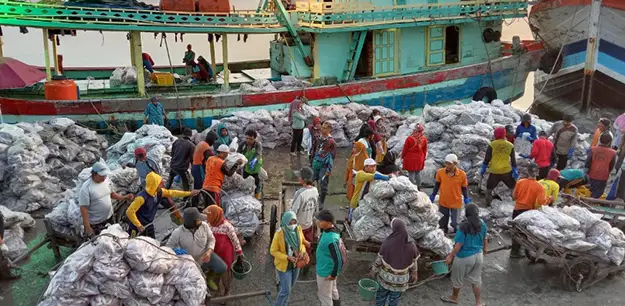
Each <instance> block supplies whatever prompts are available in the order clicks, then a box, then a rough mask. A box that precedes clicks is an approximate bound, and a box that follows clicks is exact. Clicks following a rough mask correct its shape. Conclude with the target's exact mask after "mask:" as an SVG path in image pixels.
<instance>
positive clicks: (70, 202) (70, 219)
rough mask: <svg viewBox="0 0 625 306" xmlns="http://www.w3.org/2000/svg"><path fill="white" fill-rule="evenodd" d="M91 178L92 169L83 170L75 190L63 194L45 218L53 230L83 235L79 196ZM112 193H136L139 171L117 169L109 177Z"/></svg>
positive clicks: (76, 181) (77, 179)
mask: <svg viewBox="0 0 625 306" xmlns="http://www.w3.org/2000/svg"><path fill="white" fill-rule="evenodd" d="M90 178H91V167H89V168H85V169H83V170H82V171H81V172H80V174H79V175H78V176H77V178H76V180H75V184H76V185H75V186H74V188H73V189H68V190H67V191H65V192H64V193H63V197H62V198H61V199H60V200H59V202H58V205H56V207H54V209H53V210H52V211H51V212H50V213H49V214H47V215H46V216H45V218H46V220H48V221H50V224H51V225H52V229H54V230H55V231H56V232H58V233H62V234H65V235H82V233H83V232H84V227H83V222H82V215H81V214H80V206H79V203H78V194H79V192H80V188H81V187H82V185H83V184H84V182H85V181H87V180H89V179H90ZM107 181H108V182H109V183H110V188H111V191H114V192H117V193H119V194H128V193H135V192H136V191H137V189H138V188H139V178H138V177H137V171H136V170H135V169H131V168H126V169H122V168H117V169H115V170H113V171H111V173H110V174H109V175H108V177H107Z"/></svg>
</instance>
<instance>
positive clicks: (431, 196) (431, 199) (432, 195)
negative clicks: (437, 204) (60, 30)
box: [430, 194, 436, 203]
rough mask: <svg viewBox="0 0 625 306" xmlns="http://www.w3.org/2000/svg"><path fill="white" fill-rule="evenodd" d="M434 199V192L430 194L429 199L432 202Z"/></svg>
mask: <svg viewBox="0 0 625 306" xmlns="http://www.w3.org/2000/svg"><path fill="white" fill-rule="evenodd" d="M435 199H436V195H435V194H431V195H430V201H432V203H434V200H435Z"/></svg>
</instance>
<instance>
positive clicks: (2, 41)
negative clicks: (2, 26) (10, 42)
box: [0, 35, 4, 57]
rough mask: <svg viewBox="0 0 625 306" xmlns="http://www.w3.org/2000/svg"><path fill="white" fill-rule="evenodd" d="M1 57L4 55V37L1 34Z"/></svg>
mask: <svg viewBox="0 0 625 306" xmlns="http://www.w3.org/2000/svg"><path fill="white" fill-rule="evenodd" d="M0 57H4V39H3V38H2V35H0Z"/></svg>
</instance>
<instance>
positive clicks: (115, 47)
mask: <svg viewBox="0 0 625 306" xmlns="http://www.w3.org/2000/svg"><path fill="white" fill-rule="evenodd" d="M145 2H146V3H149V4H155V5H157V4H158V0H145ZM230 4H231V5H232V6H234V7H235V8H236V9H237V10H256V7H257V6H258V1H257V0H230ZM3 31H4V42H5V45H4V54H5V56H7V57H14V58H16V59H19V60H21V61H23V62H25V63H28V64H31V65H36V66H45V62H44V58H43V55H42V35H41V31H40V30H38V29H32V28H31V29H29V31H30V32H29V33H28V34H21V33H19V29H18V28H17V27H3ZM514 35H518V36H520V37H521V39H527V40H531V39H533V37H532V33H531V31H530V29H529V25H528V24H527V22H526V21H525V19H518V18H517V19H514V20H508V21H507V22H506V23H504V27H503V33H502V38H501V40H502V41H512V36H514ZM273 36H274V35H273V34H254V35H251V34H250V35H249V38H248V40H247V42H245V43H244V42H243V36H242V35H241V41H237V35H229V37H228V38H229V39H228V50H229V60H230V61H231V62H237V61H248V60H266V59H268V58H269V42H270V41H271V40H272V39H273ZM142 38H143V50H144V51H145V52H147V53H149V54H150V55H151V56H152V58H153V59H154V61H155V62H156V65H163V66H166V65H169V58H168V55H167V51H166V49H165V44H164V43H163V45H162V46H161V45H160V44H161V39H160V37H158V38H156V39H155V38H154V35H153V34H152V33H145V34H143V35H142ZM167 39H168V45H169V51H170V56H171V61H172V64H173V65H180V64H182V58H183V56H184V52H185V48H186V45H187V44H192V45H193V50H194V51H195V53H196V55H197V56H200V55H203V56H204V57H206V58H210V53H209V44H208V37H207V35H206V34H187V35H184V42H182V41H180V40H178V42H175V41H174V35H172V34H170V35H168V37H167ZM60 40H61V45H60V46H59V47H58V52H59V54H62V55H63V66H64V67H66V68H67V67H119V66H129V65H130V47H129V45H128V41H127V40H126V33H125V32H103V33H99V32H95V31H91V32H86V31H78V33H77V36H76V37H71V36H66V37H61V38H60ZM215 52H216V57H217V59H218V60H217V61H218V62H221V58H222V44H221V40H220V42H219V43H217V44H215ZM533 84H534V75H533V73H531V74H530V76H529V77H528V78H527V82H526V85H525V95H524V96H523V97H521V98H520V99H519V100H517V101H515V102H514V106H515V107H518V108H521V109H527V108H528V107H529V106H530V105H531V103H532V101H533V97H534V87H533Z"/></svg>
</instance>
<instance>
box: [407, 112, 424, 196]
mask: <svg viewBox="0 0 625 306" xmlns="http://www.w3.org/2000/svg"><path fill="white" fill-rule="evenodd" d="M427 152H428V140H427V139H426V138H425V136H424V135H423V126H422V125H421V124H419V123H417V124H416V125H415V127H414V129H413V131H412V135H410V136H408V138H406V142H405V143H404V148H403V150H402V151H401V158H402V159H403V160H404V170H406V171H408V177H409V178H410V181H411V182H412V183H413V184H415V185H417V187H419V186H420V185H421V175H420V172H421V170H423V168H424V167H425V156H426V155H427Z"/></svg>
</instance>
